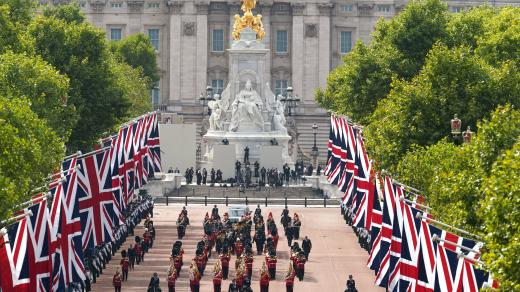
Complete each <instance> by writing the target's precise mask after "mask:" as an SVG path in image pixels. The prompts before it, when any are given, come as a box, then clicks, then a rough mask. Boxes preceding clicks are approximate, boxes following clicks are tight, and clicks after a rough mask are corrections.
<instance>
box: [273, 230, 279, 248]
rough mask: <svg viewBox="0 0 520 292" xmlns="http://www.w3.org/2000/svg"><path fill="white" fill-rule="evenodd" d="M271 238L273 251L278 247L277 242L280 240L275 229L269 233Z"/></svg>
mask: <svg viewBox="0 0 520 292" xmlns="http://www.w3.org/2000/svg"><path fill="white" fill-rule="evenodd" d="M271 237H272V238H273V247H274V250H276V249H277V247H278V240H279V239H280V236H279V235H278V230H277V229H276V228H275V229H273V230H272V231H271Z"/></svg>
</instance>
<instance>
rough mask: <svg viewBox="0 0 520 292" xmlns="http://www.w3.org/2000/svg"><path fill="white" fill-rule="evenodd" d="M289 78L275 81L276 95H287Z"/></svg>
mask: <svg viewBox="0 0 520 292" xmlns="http://www.w3.org/2000/svg"><path fill="white" fill-rule="evenodd" d="M288 84H289V83H288V82H287V80H275V82H274V94H275V95H276V96H278V95H282V96H285V97H287V86H288Z"/></svg>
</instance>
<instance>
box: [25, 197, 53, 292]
mask: <svg viewBox="0 0 520 292" xmlns="http://www.w3.org/2000/svg"><path fill="white" fill-rule="evenodd" d="M36 200H37V203H36V204H34V205H33V206H31V207H29V208H27V209H26V210H27V211H30V212H31V213H32V214H33V215H32V216H31V217H29V219H28V220H27V223H28V224H27V230H28V235H29V242H30V243H29V244H28V246H27V251H28V253H27V256H28V259H29V279H30V283H31V285H30V291H34V292H47V291H50V290H51V283H52V281H51V275H52V261H51V254H50V250H51V234H50V232H51V230H50V228H49V227H50V225H49V224H50V218H49V210H48V209H47V197H46V196H40V197H38V198H36Z"/></svg>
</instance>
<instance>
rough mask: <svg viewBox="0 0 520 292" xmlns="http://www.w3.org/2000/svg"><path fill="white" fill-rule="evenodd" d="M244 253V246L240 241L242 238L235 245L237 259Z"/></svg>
mask: <svg viewBox="0 0 520 292" xmlns="http://www.w3.org/2000/svg"><path fill="white" fill-rule="evenodd" d="M243 251H244V245H243V244H242V242H241V241H240V238H237V242H236V243H235V254H236V255H237V257H239V256H241V255H242V252H243Z"/></svg>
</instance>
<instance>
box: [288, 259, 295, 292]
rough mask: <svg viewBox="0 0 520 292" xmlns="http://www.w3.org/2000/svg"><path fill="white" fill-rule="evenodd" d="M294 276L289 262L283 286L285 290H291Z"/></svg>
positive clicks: (290, 291)
mask: <svg viewBox="0 0 520 292" xmlns="http://www.w3.org/2000/svg"><path fill="white" fill-rule="evenodd" d="M295 276H296V274H295V273H294V269H293V265H292V263H289V269H288V270H287V273H286V274H285V288H286V289H287V290H286V291H287V292H293V288H294V277H295Z"/></svg>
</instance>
